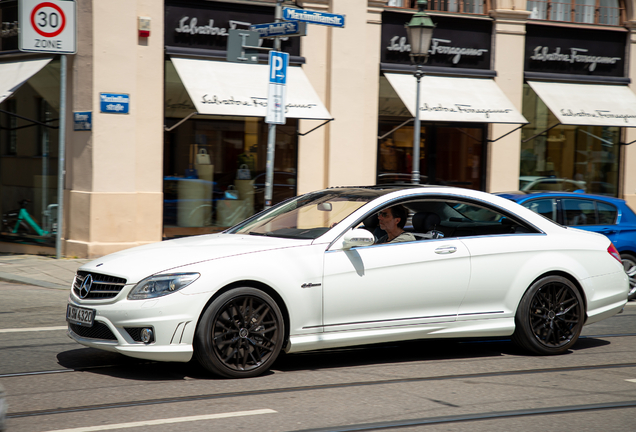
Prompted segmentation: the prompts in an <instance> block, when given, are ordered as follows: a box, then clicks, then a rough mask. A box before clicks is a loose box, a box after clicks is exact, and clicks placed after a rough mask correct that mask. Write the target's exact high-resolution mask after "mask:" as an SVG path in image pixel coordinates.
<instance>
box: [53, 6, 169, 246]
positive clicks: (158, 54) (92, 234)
mask: <svg viewBox="0 0 636 432" xmlns="http://www.w3.org/2000/svg"><path fill="white" fill-rule="evenodd" d="M139 16H145V17H150V18H151V20H152V24H151V34H150V37H149V38H139V37H138V34H137V20H138V17H139ZM163 16H164V8H163V2H154V1H152V0H133V1H130V0H110V1H108V2H102V1H92V2H79V5H78V20H77V21H78V23H79V31H78V33H79V44H78V52H77V55H76V56H75V59H74V62H73V66H72V70H71V71H70V73H69V75H70V80H71V81H72V88H73V97H72V102H71V103H69V104H68V106H69V114H70V113H71V112H72V111H92V113H93V125H92V131H89V132H85V131H73V128H72V127H69V128H68V130H69V132H68V135H67V136H68V138H67V143H68V148H67V178H66V187H65V189H66V193H65V196H66V198H65V203H66V205H65V213H66V218H65V221H66V223H65V230H64V238H65V250H64V254H65V255H66V256H78V257H91V258H93V257H99V256H102V255H105V254H108V253H111V252H115V251H117V250H121V249H126V248H129V247H133V246H137V245H140V244H144V243H150V242H156V241H160V240H161V238H162V231H163V222H162V219H163V166H162V158H163V120H164V119H163V90H162V89H163V69H164V54H163V53H164V37H163V33H164V32H163ZM101 92H103V93H126V94H128V95H129V96H130V113H129V114H105V113H100V103H99V93H101Z"/></svg>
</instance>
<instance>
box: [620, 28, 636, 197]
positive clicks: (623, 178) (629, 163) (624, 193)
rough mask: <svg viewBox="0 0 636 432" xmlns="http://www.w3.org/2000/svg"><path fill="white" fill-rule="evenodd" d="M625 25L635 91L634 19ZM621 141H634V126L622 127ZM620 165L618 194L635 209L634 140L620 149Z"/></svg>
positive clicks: (635, 45)
mask: <svg viewBox="0 0 636 432" xmlns="http://www.w3.org/2000/svg"><path fill="white" fill-rule="evenodd" d="M625 26H626V27H627V28H628V30H629V37H628V39H627V50H626V53H627V56H628V63H627V70H628V75H627V76H628V77H629V78H630V79H631V83H630V84H629V88H630V89H631V90H632V91H633V92H636V20H634V21H628V22H626V23H625ZM623 131H624V132H623V135H622V139H621V141H622V142H625V143H630V142H632V141H636V128H624V129H623ZM620 160H621V166H620V173H621V174H620V177H619V194H620V195H619V196H620V197H621V198H623V199H624V200H626V201H627V204H629V206H630V207H631V208H632V209H636V170H635V169H634V167H636V142H634V143H633V144H630V145H628V146H623V148H622V149H621V155H620Z"/></svg>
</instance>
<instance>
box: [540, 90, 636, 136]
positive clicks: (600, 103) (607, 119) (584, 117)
mask: <svg viewBox="0 0 636 432" xmlns="http://www.w3.org/2000/svg"><path fill="white" fill-rule="evenodd" d="M528 84H529V85H530V87H532V89H533V90H534V91H535V92H536V93H537V96H539V98H541V100H542V101H543V102H544V103H545V104H546V105H547V107H548V109H549V110H550V111H552V114H554V115H555V116H556V118H557V119H558V120H559V122H561V124H564V125H580V126H585V125H589V126H619V127H620V126H622V127H636V94H634V92H632V91H631V90H630V89H629V87H627V86H625V85H603V84H574V83H556V82H543V81H528Z"/></svg>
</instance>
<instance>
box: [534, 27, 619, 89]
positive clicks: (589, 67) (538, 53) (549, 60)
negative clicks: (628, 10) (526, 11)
mask: <svg viewBox="0 0 636 432" xmlns="http://www.w3.org/2000/svg"><path fill="white" fill-rule="evenodd" d="M526 32H527V33H526V50H525V67H524V69H525V71H526V72H545V73H563V74H574V75H597V76H613V77H623V76H624V74H625V43H626V41H627V33H625V32H621V31H611V30H596V29H576V28H567V27H565V28H562V27H551V26H543V25H533V24H528V25H527V26H526Z"/></svg>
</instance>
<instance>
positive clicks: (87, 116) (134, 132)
mask: <svg viewBox="0 0 636 432" xmlns="http://www.w3.org/2000/svg"><path fill="white" fill-rule="evenodd" d="M598 1H599V0H597V1H596V2H595V0H589V1H588V2H583V3H582V2H580V1H576V2H574V1H572V4H571V5H570V4H569V3H556V2H550V1H527V2H525V1H521V0H519V1H515V0H507V1H503V0H502V1H485V2H471V1H466V2H454V1H451V2H438V1H430V2H429V4H428V6H427V8H428V11H429V13H430V15H431V16H432V18H433V21H434V22H435V23H436V29H435V31H434V34H433V42H432V46H431V49H430V51H429V59H428V61H427V63H426V64H425V65H424V66H423V71H424V73H425V76H424V78H423V79H422V84H421V92H420V95H421V98H420V99H421V103H420V106H419V107H418V109H419V113H420V118H421V120H422V124H421V135H420V136H421V139H420V171H421V174H422V183H431V184H448V185H455V186H460V187H466V188H470V189H479V190H485V191H489V192H499V191H508V190H518V189H520V188H522V187H529V188H532V187H533V186H532V185H533V184H537V183H541V179H546V178H547V179H550V181H549V182H548V184H550V185H551V186H549V187H553V188H559V189H563V190H580V189H582V190H586V191H588V192H594V193H602V194H608V195H612V196H618V197H621V198H624V199H626V200H627V201H628V202H629V203H630V205H632V207H634V208H636V173H635V172H633V171H634V170H630V169H629V167H631V166H635V165H634V164H636V160H635V159H636V147H634V146H631V145H630V144H631V142H632V141H635V140H636V132H635V131H634V127H636V96H635V95H634V89H633V81H634V78H636V65H635V64H634V62H635V60H634V58H635V57H636V56H634V55H633V46H634V44H635V43H636V39H635V38H634V36H633V31H632V25H631V23H632V22H633V21H632V20H631V19H632V16H633V10H634V8H633V6H634V5H633V1H629V2H627V3H623V2H621V1H619V0H611V1H607V2H605V1H603V2H601V3H599V4H596V3H597V2H598ZM275 3H276V2H275V1H273V0H272V1H265V0H264V1H250V0H245V1H242V0H237V1H222V0H218V1H202V0H188V1H176V0H174V1H172V0H166V1H153V0H145V1H144V0H138V1H125V2H124V1H121V0H112V1H109V2H98V1H92V0H78V1H77V2H76V7H77V24H78V36H77V53H76V54H73V55H67V56H66V59H67V63H68V73H67V80H66V88H67V97H66V100H67V104H66V107H67V109H66V118H67V122H66V131H67V132H66V134H65V141H66V153H65V161H64V166H65V173H63V174H64V211H63V219H61V220H60V221H58V212H57V204H58V201H59V200H58V198H57V194H56V191H57V190H56V186H57V181H58V178H59V177H58V176H59V175H60V174H61V173H59V172H58V171H59V170H58V168H57V167H58V162H59V158H58V131H59V129H58V128H59V121H58V119H59V110H60V64H61V61H60V56H59V55H42V54H27V53H22V52H20V51H19V50H18V49H17V48H18V47H17V36H18V29H17V21H18V19H17V9H18V2H17V1H15V0H0V18H1V20H0V21H1V22H2V33H1V34H0V36H1V37H0V92H1V93H2V94H0V207H1V209H0V210H1V211H2V214H3V215H5V218H4V219H7V220H11V219H10V217H11V214H12V210H14V209H17V208H19V207H20V206H21V205H22V206H23V207H24V208H25V209H26V210H27V211H28V213H29V214H30V215H31V216H32V218H33V220H34V222H35V223H36V225H38V227H39V228H40V229H41V231H39V232H38V231H36V230H34V227H33V226H32V224H28V223H27V224H26V225H25V226H21V227H18V228H19V229H16V227H15V226H10V225H11V224H4V226H3V231H2V233H1V237H2V238H0V250H4V251H23V252H31V253H51V251H52V250H53V251H54V249H52V248H51V247H52V244H53V243H52V240H53V238H54V234H55V230H56V229H57V227H58V226H59V222H61V223H62V224H61V226H62V237H63V239H64V241H63V243H62V247H63V254H64V255H66V256H79V257H98V256H102V255H104V254H107V253H110V252H114V251H117V250H121V249H125V248H129V247H133V246H136V245H141V244H145V243H151V242H156V241H161V240H162V239H170V238H176V237H182V236H188V235H196V234H203V233H211V232H218V231H221V230H223V229H224V228H226V227H228V226H231V225H233V224H234V223H236V222H238V221H239V220H241V219H242V218H244V217H247V216H249V215H251V214H253V213H254V212H258V211H260V210H261V209H262V208H263V205H264V184H265V181H264V173H265V166H266V157H267V140H268V127H267V123H265V121H264V117H265V112H266V103H265V102H264V101H266V98H267V65H266V62H267V55H266V50H264V49H259V50H256V53H254V54H252V56H253V58H252V59H251V61H245V62H236V61H232V62H229V61H227V57H228V52H227V51H228V48H227V47H228V42H229V40H230V33H232V32H233V31H235V30H245V29H247V28H248V26H249V25H250V24H257V23H265V22H273V21H274V8H275ZM414 3H415V2H413V1H408V0H313V1H304V0H298V1H296V2H295V3H294V4H291V3H290V4H289V5H288V4H285V5H284V6H289V7H295V8H305V9H309V10H316V11H322V12H331V13H337V14H343V15H345V17H346V21H345V27H344V28H332V27H327V26H322V25H314V24H307V32H306V35H305V36H298V37H289V38H288V39H286V40H283V41H282V50H283V51H285V52H288V53H289V55H290V64H289V67H288V69H289V72H288V89H287V100H286V107H285V109H286V114H287V116H286V123H285V124H282V125H278V126H277V127H276V137H275V158H274V162H273V165H274V172H275V175H274V185H273V189H274V196H273V198H274V202H280V201H281V200H284V199H286V198H287V197H290V196H294V195H296V194H299V193H304V192H308V191H311V190H317V189H322V188H325V187H330V186H343V185H369V184H376V183H395V182H410V172H411V167H412V164H413V160H412V149H413V135H414V134H413V132H414V131H413V122H412V120H413V117H414V113H415V110H416V107H415V89H416V81H415V78H414V76H413V72H414V71H415V68H414V66H413V65H412V64H411V62H410V57H409V49H410V47H409V45H408V40H407V38H406V31H405V29H404V24H405V23H407V22H408V21H409V20H410V17H411V16H412V15H413V13H414V12H415V5H414ZM588 3H589V4H588ZM141 19H143V20H144V22H146V23H147V22H148V20H149V22H150V32H149V34H147V33H142V32H140V26H139V23H140V20H141ZM257 44H258V45H260V48H268V47H271V46H272V42H271V40H265V39H261V40H259V41H257ZM109 95H110V96H109ZM112 95H124V96H123V97H126V98H127V101H128V110H127V113H121V112H112V111H109V110H107V109H105V108H104V104H103V103H102V102H103V101H104V100H106V99H105V98H108V97H112ZM544 185H545V183H544ZM23 225H24V224H23Z"/></svg>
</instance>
